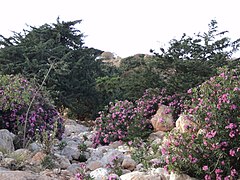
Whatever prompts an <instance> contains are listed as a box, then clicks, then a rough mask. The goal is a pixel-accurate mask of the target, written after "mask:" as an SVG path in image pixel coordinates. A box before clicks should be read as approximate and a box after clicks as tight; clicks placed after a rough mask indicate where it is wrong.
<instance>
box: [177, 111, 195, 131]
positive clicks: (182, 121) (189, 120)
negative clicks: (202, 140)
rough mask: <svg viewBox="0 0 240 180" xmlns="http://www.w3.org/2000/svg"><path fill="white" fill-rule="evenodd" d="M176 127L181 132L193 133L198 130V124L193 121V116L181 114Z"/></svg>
mask: <svg viewBox="0 0 240 180" xmlns="http://www.w3.org/2000/svg"><path fill="white" fill-rule="evenodd" d="M176 128H177V130H179V131H180V132H181V133H186V132H189V133H192V132H195V131H197V130H198V127H197V124H196V123H195V122H194V121H193V117H192V116H189V115H184V114H181V115H180V116H179V118H178V119H177V121H176Z"/></svg>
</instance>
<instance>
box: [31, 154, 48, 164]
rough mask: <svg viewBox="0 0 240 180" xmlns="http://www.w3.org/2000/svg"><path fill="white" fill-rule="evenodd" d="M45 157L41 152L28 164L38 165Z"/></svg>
mask: <svg viewBox="0 0 240 180" xmlns="http://www.w3.org/2000/svg"><path fill="white" fill-rule="evenodd" d="M46 156H47V155H46V154H45V153H43V152H41V151H40V152H37V153H36V154H35V155H34V156H33V157H32V159H31V160H30V164H32V165H36V166H38V165H40V164H41V163H42V161H43V159H44V158H45V157H46Z"/></svg>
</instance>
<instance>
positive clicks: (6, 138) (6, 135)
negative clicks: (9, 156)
mask: <svg viewBox="0 0 240 180" xmlns="http://www.w3.org/2000/svg"><path fill="white" fill-rule="evenodd" d="M14 137H15V135H14V134H13V133H10V132H9V131H8V130H7V129H1V130H0V151H1V152H3V153H4V154H6V153H10V152H13V151H14V145H13V139H14Z"/></svg>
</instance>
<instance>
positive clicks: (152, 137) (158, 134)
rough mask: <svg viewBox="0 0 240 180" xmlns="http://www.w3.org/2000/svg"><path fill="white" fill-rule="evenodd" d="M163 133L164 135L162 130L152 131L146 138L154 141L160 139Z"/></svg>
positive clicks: (164, 133)
mask: <svg viewBox="0 0 240 180" xmlns="http://www.w3.org/2000/svg"><path fill="white" fill-rule="evenodd" d="M165 135H166V132H163V131H157V132H153V133H151V134H150V135H149V137H148V140H149V141H154V140H156V139H161V140H162V139H163V138H164V136H165Z"/></svg>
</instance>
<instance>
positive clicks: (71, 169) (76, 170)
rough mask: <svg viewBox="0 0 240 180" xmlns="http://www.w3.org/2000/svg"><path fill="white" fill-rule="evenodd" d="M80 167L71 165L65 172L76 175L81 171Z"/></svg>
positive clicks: (75, 164)
mask: <svg viewBox="0 0 240 180" xmlns="http://www.w3.org/2000/svg"><path fill="white" fill-rule="evenodd" d="M81 169H82V168H81V166H80V165H79V164H77V163H73V164H71V165H70V166H68V168H67V171H69V172H70V173H72V174H77V173H79V172H80V171H81Z"/></svg>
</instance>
